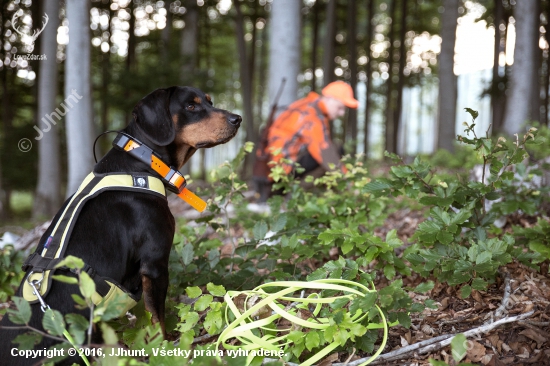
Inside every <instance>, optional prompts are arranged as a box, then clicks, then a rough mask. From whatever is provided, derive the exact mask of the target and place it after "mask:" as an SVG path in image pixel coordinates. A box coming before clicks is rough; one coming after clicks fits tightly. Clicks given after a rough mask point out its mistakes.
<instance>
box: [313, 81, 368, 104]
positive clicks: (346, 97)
mask: <svg viewBox="0 0 550 366" xmlns="http://www.w3.org/2000/svg"><path fill="white" fill-rule="evenodd" d="M321 94H323V95H324V96H325V97H331V98H334V99H336V100H339V101H340V102H342V103H344V105H345V106H346V107H350V108H353V109H355V108H357V107H358V106H359V101H357V99H355V98H354V97H353V90H352V89H351V86H350V85H349V84H347V83H345V82H343V81H333V82H332V83H330V84H328V85H327V86H325V87H324V88H323V90H322V91H321Z"/></svg>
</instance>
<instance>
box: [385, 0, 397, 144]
mask: <svg viewBox="0 0 550 366" xmlns="http://www.w3.org/2000/svg"><path fill="white" fill-rule="evenodd" d="M390 14H391V25H390V34H389V37H388V38H389V42H390V47H389V49H388V68H389V70H388V74H389V76H388V80H387V81H386V150H387V151H389V152H392V153H396V152H397V150H396V148H397V146H396V141H395V140H394V138H393V136H394V134H395V130H396V127H395V121H394V120H393V109H394V108H395V103H396V101H395V99H394V93H393V86H394V85H393V61H394V52H395V47H394V41H395V24H396V18H397V0H392V2H391V10H390Z"/></svg>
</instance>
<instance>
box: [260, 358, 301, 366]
mask: <svg viewBox="0 0 550 366" xmlns="http://www.w3.org/2000/svg"><path fill="white" fill-rule="evenodd" d="M281 361H282V362H283V364H284V365H285V366H300V365H299V364H297V363H292V362H288V361H283V360H281V359H275V358H267V357H266V358H264V360H263V361H262V365H265V364H266V363H270V362H281Z"/></svg>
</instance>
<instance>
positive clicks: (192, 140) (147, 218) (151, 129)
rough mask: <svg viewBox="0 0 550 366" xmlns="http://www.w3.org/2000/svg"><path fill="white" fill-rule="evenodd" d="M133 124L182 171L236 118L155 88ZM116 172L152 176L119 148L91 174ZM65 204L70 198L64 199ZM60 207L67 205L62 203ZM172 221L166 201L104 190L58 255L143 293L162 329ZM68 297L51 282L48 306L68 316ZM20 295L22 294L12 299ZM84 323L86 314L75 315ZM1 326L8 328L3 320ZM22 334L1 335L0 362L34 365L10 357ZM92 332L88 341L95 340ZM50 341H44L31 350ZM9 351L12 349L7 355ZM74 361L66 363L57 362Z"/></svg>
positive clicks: (35, 318) (197, 96)
mask: <svg viewBox="0 0 550 366" xmlns="http://www.w3.org/2000/svg"><path fill="white" fill-rule="evenodd" d="M133 116H134V120H133V121H132V122H131V123H130V124H129V125H128V126H127V127H126V128H125V129H124V130H123V132H125V133H126V134H127V135H129V136H133V137H134V138H136V139H137V140H139V141H141V142H142V143H144V144H145V145H147V146H149V147H150V148H152V149H153V150H154V152H155V153H156V154H157V156H158V157H160V158H161V160H162V161H164V162H165V163H166V164H167V165H169V166H172V167H176V168H178V169H179V168H181V167H182V166H183V165H184V164H185V163H186V162H187V161H188V160H189V158H190V157H191V156H192V155H193V154H194V153H195V151H196V150H197V149H199V148H206V147H213V146H216V145H218V144H223V143H225V142H227V141H229V140H230V139H231V138H233V137H234V136H235V134H236V133H237V130H238V128H239V125H240V123H241V117H240V116H238V115H236V114H232V113H229V112H227V111H225V110H221V109H217V108H215V107H213V105H212V102H211V100H210V97H209V96H208V95H207V94H204V93H203V92H202V91H200V90H198V89H195V88H191V87H170V88H167V89H158V90H155V91H154V92H152V93H151V94H149V95H147V96H146V97H145V98H143V99H142V100H141V101H140V102H139V103H138V104H137V105H136V107H135V108H134V111H133ZM115 172H124V173H143V174H146V175H154V172H152V171H151V169H150V167H149V166H147V164H144V163H143V162H141V161H139V160H137V159H135V158H134V157H132V156H130V155H129V154H128V153H126V152H124V151H121V150H119V149H111V150H110V151H109V152H108V153H107V154H106V155H105V157H103V159H101V161H99V163H97V165H96V166H95V168H94V173H97V174H99V175H105V174H111V173H115ZM68 201H69V200H68ZM68 201H67V202H68ZM67 202H66V203H65V204H64V206H63V207H62V208H61V210H60V211H59V213H58V214H57V215H56V217H55V218H54V220H53V221H52V225H51V226H50V227H49V228H48V230H47V231H46V233H45V234H44V235H43V236H42V238H41V240H40V242H39V245H38V248H37V249H36V253H39V252H41V251H42V249H43V248H44V245H45V243H46V241H47V239H48V238H49V237H50V234H51V232H52V230H53V226H54V225H55V223H56V222H57V220H58V219H59V217H60V215H61V212H62V211H63V210H64V208H65V207H66V206H67ZM174 231H175V221H174V217H173V216H172V214H171V212H170V210H169V208H168V203H167V200H166V198H165V197H163V196H157V195H151V194H143V193H139V192H124V191H106V192H103V193H101V194H99V195H98V196H97V197H95V198H94V199H91V200H89V201H88V202H86V203H85V205H84V207H83V208H82V209H81V211H80V213H79V216H78V219H77V221H76V223H75V225H74V227H73V228H72V232H71V235H70V238H69V240H68V245H67V249H66V252H65V256H67V255H73V256H76V257H79V258H82V259H83V260H84V262H85V263H86V264H88V265H89V266H91V267H93V269H94V270H95V271H96V272H97V273H98V274H100V275H101V276H104V277H108V278H110V279H113V280H114V281H116V282H118V283H119V284H120V285H122V287H123V288H125V289H127V290H128V291H129V292H130V293H131V294H132V295H134V296H135V297H138V296H140V295H141V294H143V299H144V303H145V308H146V310H147V311H149V312H150V313H151V314H152V320H153V322H155V323H156V322H158V323H160V325H161V327H162V329H163V331H165V328H164V315H165V305H164V303H165V298H166V293H167V288H168V257H169V254H170V249H171V246H172V241H173V238H174ZM71 294H79V289H78V287H77V286H76V285H69V284H66V283H62V282H59V281H53V282H51V287H50V290H49V292H48V294H47V296H46V297H45V300H46V302H47V304H48V305H49V306H50V307H51V308H52V309H55V310H58V311H60V312H61V313H62V314H66V313H75V312H78V311H77V310H75V307H74V301H73V299H72V298H71ZM18 295H19V296H21V290H20V293H19V294H18ZM31 307H32V318H31V321H30V323H29V324H30V325H31V326H33V327H35V328H38V329H42V325H41V321H42V317H43V312H42V311H41V309H40V304H33V305H31ZM81 313H82V314H83V315H84V316H85V317H86V318H88V317H89V310H87V311H82V312H81ZM0 325H2V326H10V325H13V324H12V323H10V321H9V319H8V316H7V315H6V316H4V318H3V319H2V322H1V324H0ZM24 332H25V330H6V329H0V363H1V364H6V365H26V364H36V363H37V362H39V361H40V360H39V359H31V358H25V357H22V356H16V355H17V350H16V347H17V346H16V345H15V344H12V343H11V342H12V340H13V339H14V338H15V337H16V336H17V335H18V334H21V333H24ZM99 333H100V332H95V333H94V335H93V339H92V342H93V343H98V342H101V336H100V334H99ZM55 342H56V341H54V340H51V339H49V338H44V339H43V340H42V341H41V343H40V344H38V345H36V347H35V349H44V348H47V347H49V346H51V345H52V344H54V343H55ZM14 349H15V350H16V351H15V352H14ZM72 362H77V363H81V362H82V360H81V359H79V358H78V357H72V358H70V359H68V360H66V361H65V362H64V363H67V364H71V363H72Z"/></svg>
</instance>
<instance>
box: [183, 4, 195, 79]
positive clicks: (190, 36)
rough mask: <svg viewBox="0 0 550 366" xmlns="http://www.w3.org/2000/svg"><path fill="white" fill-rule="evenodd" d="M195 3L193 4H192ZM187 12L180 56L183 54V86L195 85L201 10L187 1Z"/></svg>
mask: <svg viewBox="0 0 550 366" xmlns="http://www.w3.org/2000/svg"><path fill="white" fill-rule="evenodd" d="M192 3H193V4H192ZM185 4H186V8H187V12H186V13H185V15H184V21H185V27H184V28H183V29H182V35H181V43H180V54H181V59H182V62H181V84H182V85H191V84H193V81H194V80H193V79H194V75H195V74H194V72H195V68H196V67H197V54H198V42H197V38H198V31H199V10H198V9H197V6H196V2H195V1H194V0H193V1H187V2H186V3H185Z"/></svg>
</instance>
